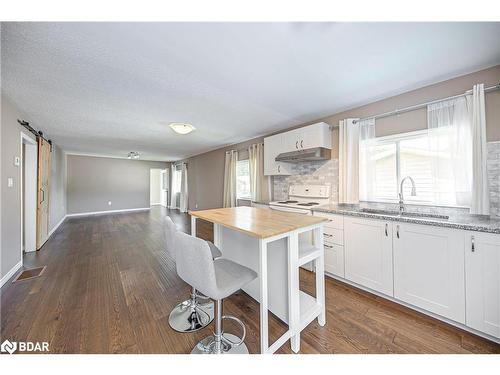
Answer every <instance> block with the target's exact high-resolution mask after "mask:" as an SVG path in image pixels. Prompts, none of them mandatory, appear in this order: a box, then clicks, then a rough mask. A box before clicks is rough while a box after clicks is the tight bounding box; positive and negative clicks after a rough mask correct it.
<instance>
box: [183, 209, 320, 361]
mask: <svg viewBox="0 0 500 375" xmlns="http://www.w3.org/2000/svg"><path fill="white" fill-rule="evenodd" d="M190 214H191V233H192V234H193V235H196V219H197V218H199V219H203V220H205V221H209V222H211V223H213V224H214V243H215V245H216V246H218V247H219V248H220V249H221V251H222V257H223V258H227V259H230V260H233V261H235V262H238V263H240V264H242V265H244V266H247V267H249V268H251V269H253V270H254V271H255V272H257V274H258V278H257V279H256V280H254V281H252V282H251V283H250V284H248V285H247V286H246V287H245V288H243V290H244V291H245V292H246V293H247V294H249V295H250V296H251V297H252V298H254V299H255V300H256V301H258V302H259V303H260V349H261V353H274V352H275V351H276V350H277V349H279V348H280V347H281V346H282V345H283V344H284V343H286V342H287V341H288V340H289V339H290V341H291V348H292V350H293V351H294V352H298V351H299V350H300V332H301V331H302V330H303V329H304V328H305V327H306V326H307V325H308V324H309V323H311V322H312V321H313V320H314V319H316V318H317V319H318V323H319V324H320V325H325V280H324V248H323V223H324V222H325V221H327V219H325V218H321V217H314V216H304V215H298V214H294V213H288V212H280V211H272V210H267V209H263V208H255V207H234V208H218V209H212V210H202V211H191V212H190ZM305 232H311V233H312V238H313V243H312V244H311V243H299V234H301V233H305ZM311 261H314V263H315V269H316V297H313V296H311V295H309V294H307V293H305V292H303V291H301V290H300V289H299V267H300V266H301V265H304V264H306V263H308V262H311ZM268 311H271V312H272V313H273V314H274V315H276V316H277V317H278V318H279V319H280V320H282V321H283V322H284V323H286V324H287V325H288V330H287V331H286V332H285V333H284V334H283V335H282V336H281V337H279V338H278V339H277V340H276V341H275V342H274V343H272V344H271V345H269V332H268Z"/></svg>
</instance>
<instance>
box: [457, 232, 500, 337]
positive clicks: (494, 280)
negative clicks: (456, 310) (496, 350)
mask: <svg viewBox="0 0 500 375" xmlns="http://www.w3.org/2000/svg"><path fill="white" fill-rule="evenodd" d="M465 243H466V246H465V277H466V283H465V288H466V301H467V322H466V324H467V326H469V327H471V328H474V329H477V330H478V331H481V332H484V333H487V334H489V335H492V336H495V337H498V338H500V235H499V234H490V233H469V232H468V233H467V234H466V241H465ZM473 244H474V245H473ZM473 246H474V248H473Z"/></svg>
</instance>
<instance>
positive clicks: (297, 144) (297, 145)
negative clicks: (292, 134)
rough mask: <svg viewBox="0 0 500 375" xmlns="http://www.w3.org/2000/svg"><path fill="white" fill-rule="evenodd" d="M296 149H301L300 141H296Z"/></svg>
mask: <svg viewBox="0 0 500 375" xmlns="http://www.w3.org/2000/svg"><path fill="white" fill-rule="evenodd" d="M295 148H296V149H298V148H299V141H296V142H295Z"/></svg>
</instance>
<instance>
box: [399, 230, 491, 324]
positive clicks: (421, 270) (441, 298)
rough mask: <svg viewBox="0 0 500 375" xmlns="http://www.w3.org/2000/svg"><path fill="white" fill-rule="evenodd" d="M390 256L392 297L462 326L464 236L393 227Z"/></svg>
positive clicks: (463, 308)
mask: <svg viewBox="0 0 500 375" xmlns="http://www.w3.org/2000/svg"><path fill="white" fill-rule="evenodd" d="M393 252H394V297H395V298H397V299H399V300H401V301H404V302H406V303H409V304H412V305H414V306H417V307H420V308H422V309H425V310H427V311H430V312H433V313H435V314H438V315H441V316H444V317H446V318H448V319H451V320H454V321H456V322H460V323H462V324H465V287H464V285H465V280H464V233H463V232H462V231H460V230H456V229H450V228H441V227H433V226H430V225H418V224H408V223H397V224H394V233H393ZM497 280H498V279H497ZM497 285H498V284H497Z"/></svg>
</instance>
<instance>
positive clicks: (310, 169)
mask: <svg viewBox="0 0 500 375" xmlns="http://www.w3.org/2000/svg"><path fill="white" fill-rule="evenodd" d="M292 173H294V174H293V175H291V176H274V177H273V199H274V200H281V199H286V198H287V197H288V187H289V186H290V185H330V200H331V201H333V202H336V201H338V191H339V187H338V183H339V161H338V159H331V160H326V161H325V160H321V161H310V162H303V163H297V164H294V165H293V166H292Z"/></svg>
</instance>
